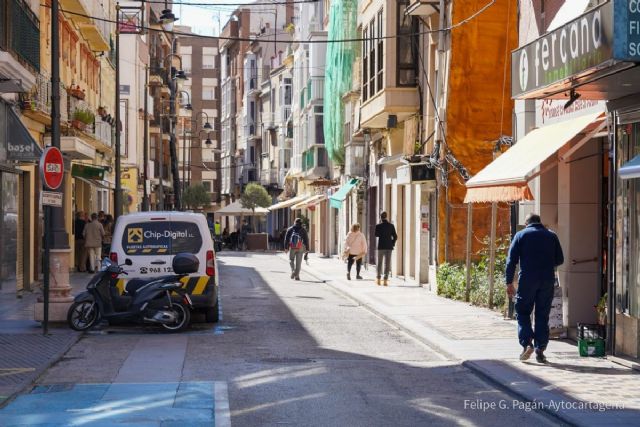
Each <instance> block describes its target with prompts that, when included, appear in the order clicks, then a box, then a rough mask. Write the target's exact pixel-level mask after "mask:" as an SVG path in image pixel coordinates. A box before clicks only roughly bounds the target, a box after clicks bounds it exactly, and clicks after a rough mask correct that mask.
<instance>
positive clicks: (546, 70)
mask: <svg viewBox="0 0 640 427" xmlns="http://www.w3.org/2000/svg"><path fill="white" fill-rule="evenodd" d="M626 1H627V0H624V2H625V3H626ZM613 12H614V10H613V3H612V2H608V3H605V4H603V5H601V6H599V7H597V8H595V9H593V10H591V11H590V12H588V13H586V14H584V15H582V16H580V17H579V18H576V19H574V20H573V21H570V22H568V23H567V24H565V25H563V26H562V27H560V28H557V29H555V30H553V31H551V32H549V33H547V34H545V35H544V36H542V37H540V38H538V39H537V40H536V41H534V42H532V43H529V44H528V45H526V46H524V47H522V48H520V49H518V50H515V51H514V52H513V53H512V54H511V64H512V68H511V94H512V96H513V97H514V98H518V97H522V98H526V96H523V95H525V94H528V93H530V92H534V91H536V90H538V89H541V88H544V87H547V86H550V85H552V84H554V83H558V82H561V81H563V80H565V79H568V78H570V77H572V76H576V75H579V74H581V73H583V72H585V71H588V70H590V69H593V68H596V67H599V66H601V65H603V64H605V63H607V62H608V61H611V60H612V59H614V58H613V40H614V28H613V21H614V20H613V14H614V13H613ZM625 28H626V27H625Z"/></svg>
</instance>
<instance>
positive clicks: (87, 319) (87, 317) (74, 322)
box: [67, 301, 100, 331]
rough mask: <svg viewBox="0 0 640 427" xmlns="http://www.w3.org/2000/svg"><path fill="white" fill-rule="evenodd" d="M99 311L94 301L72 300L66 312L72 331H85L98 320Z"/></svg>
mask: <svg viewBox="0 0 640 427" xmlns="http://www.w3.org/2000/svg"><path fill="white" fill-rule="evenodd" d="M99 318H100V311H99V310H98V305H97V304H96V303H95V301H79V302H74V303H73V304H71V307H69V311H68V312H67V323H68V324H69V327H71V329H73V330H74V331H86V330H87V329H89V328H91V327H92V326H93V325H95V324H96V323H97V322H98V319H99Z"/></svg>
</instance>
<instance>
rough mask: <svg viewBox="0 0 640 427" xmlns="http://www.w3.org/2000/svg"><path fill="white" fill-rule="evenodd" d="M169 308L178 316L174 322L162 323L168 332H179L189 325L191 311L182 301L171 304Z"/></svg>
mask: <svg viewBox="0 0 640 427" xmlns="http://www.w3.org/2000/svg"><path fill="white" fill-rule="evenodd" d="M171 310H173V311H175V312H176V314H177V315H178V318H177V319H176V321H175V322H174V323H163V324H162V327H163V328H165V329H166V330H167V331H169V332H180V331H183V330H185V329H187V328H188V327H189V323H190V322H191V312H190V311H189V308H188V307H187V306H186V305H184V304H182V303H173V304H171Z"/></svg>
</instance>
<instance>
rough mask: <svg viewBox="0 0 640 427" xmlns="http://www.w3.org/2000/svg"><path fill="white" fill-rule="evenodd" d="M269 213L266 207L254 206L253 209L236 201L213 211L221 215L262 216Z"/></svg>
mask: <svg viewBox="0 0 640 427" xmlns="http://www.w3.org/2000/svg"><path fill="white" fill-rule="evenodd" d="M268 213H269V210H268V209H266V208H260V207H258V208H255V210H251V209H247V208H243V207H242V204H241V203H240V202H239V201H238V202H233V203H231V204H229V205H227V206H225V207H224V208H222V209H219V210H217V211H215V212H214V214H215V215H222V216H262V215H266V214H268Z"/></svg>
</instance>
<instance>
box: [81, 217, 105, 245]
mask: <svg viewBox="0 0 640 427" xmlns="http://www.w3.org/2000/svg"><path fill="white" fill-rule="evenodd" d="M82 234H84V247H85V248H101V247H102V239H103V238H104V228H102V224H100V221H98V220H97V219H96V220H94V221H91V222H90V223H88V224H87V225H85V226H84V232H83V233H82Z"/></svg>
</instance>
